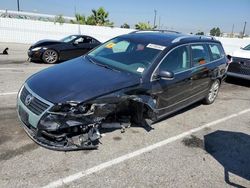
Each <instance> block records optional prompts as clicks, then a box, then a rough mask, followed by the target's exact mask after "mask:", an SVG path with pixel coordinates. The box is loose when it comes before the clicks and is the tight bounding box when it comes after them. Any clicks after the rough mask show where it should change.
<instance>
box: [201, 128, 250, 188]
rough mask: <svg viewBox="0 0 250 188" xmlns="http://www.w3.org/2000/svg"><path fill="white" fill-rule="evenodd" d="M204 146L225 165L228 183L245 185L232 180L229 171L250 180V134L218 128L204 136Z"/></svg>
mask: <svg viewBox="0 0 250 188" xmlns="http://www.w3.org/2000/svg"><path fill="white" fill-rule="evenodd" d="M204 147H205V150H206V151H207V152H208V153H209V154H210V155H212V156H213V157H214V158H215V159H216V160H217V161H218V162H219V163H220V164H221V165H222V166H223V167H224V173H225V174H224V176H225V182H226V183H227V184H229V185H231V186H234V187H244V186H242V185H239V184H237V183H234V182H231V181H230V177H229V173H233V174H235V175H237V176H240V177H242V178H244V179H246V180H249V181H250V135H247V134H244V133H240V132H230V131H221V130H218V131H215V132H213V133H210V134H208V135H205V136H204Z"/></svg>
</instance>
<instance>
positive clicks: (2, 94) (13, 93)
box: [0, 92, 18, 96]
mask: <svg viewBox="0 0 250 188" xmlns="http://www.w3.org/2000/svg"><path fill="white" fill-rule="evenodd" d="M17 93H18V92H9V93H0V96H5V95H17Z"/></svg>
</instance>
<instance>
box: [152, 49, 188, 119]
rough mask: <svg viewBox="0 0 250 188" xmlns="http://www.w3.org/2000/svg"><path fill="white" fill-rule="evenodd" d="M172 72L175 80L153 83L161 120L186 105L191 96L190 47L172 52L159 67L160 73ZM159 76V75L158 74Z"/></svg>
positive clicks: (154, 81) (161, 80) (155, 81)
mask: <svg viewBox="0 0 250 188" xmlns="http://www.w3.org/2000/svg"><path fill="white" fill-rule="evenodd" d="M162 70H163V71H164V70H165V71H172V72H173V73H174V74H175V76H174V79H173V80H163V79H160V80H157V79H155V80H154V79H153V81H152V92H153V93H152V94H153V95H155V98H156V102H157V110H158V116H159V118H160V117H161V116H164V115H165V114H168V113H170V112H172V111H174V110H177V109H179V108H181V107H182V106H184V105H185V102H186V101H187V99H188V98H189V97H190V96H191V92H190V89H191V86H192V81H191V69H190V52H189V46H188V45H183V46H180V47H177V48H175V49H174V50H172V51H171V52H170V53H169V54H168V55H167V56H166V57H165V58H164V59H163V61H162V62H161V64H160V65H159V67H158V69H157V70H156V72H158V71H162ZM156 74H157V73H156Z"/></svg>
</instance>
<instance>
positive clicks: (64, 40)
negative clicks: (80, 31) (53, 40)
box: [60, 35, 77, 42]
mask: <svg viewBox="0 0 250 188" xmlns="http://www.w3.org/2000/svg"><path fill="white" fill-rule="evenodd" d="M75 38H77V36H75V35H70V36H68V37H65V38H63V39H61V40H60V41H62V42H70V41H72V40H74V39H75Z"/></svg>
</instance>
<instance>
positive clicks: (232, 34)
mask: <svg viewBox="0 0 250 188" xmlns="http://www.w3.org/2000/svg"><path fill="white" fill-rule="evenodd" d="M233 36H234V24H233V27H232V32H231V37H233Z"/></svg>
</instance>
